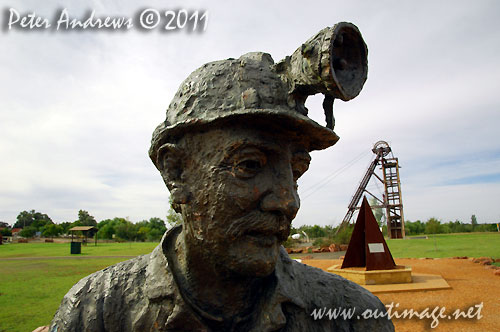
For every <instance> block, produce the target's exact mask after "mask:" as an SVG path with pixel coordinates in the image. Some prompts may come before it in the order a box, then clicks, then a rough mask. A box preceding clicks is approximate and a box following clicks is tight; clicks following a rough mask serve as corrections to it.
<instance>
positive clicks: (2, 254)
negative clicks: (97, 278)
mask: <svg viewBox="0 0 500 332" xmlns="http://www.w3.org/2000/svg"><path fill="white" fill-rule="evenodd" d="M157 245H158V243H157V242H127V243H97V246H95V245H94V243H89V244H88V245H86V246H83V245H82V253H81V254H80V255H71V254H70V244H69V243H12V244H6V245H2V246H0V258H12V257H52V256H67V257H70V256H138V255H142V254H146V253H148V252H151V251H153V249H154V247H156V246H157Z"/></svg>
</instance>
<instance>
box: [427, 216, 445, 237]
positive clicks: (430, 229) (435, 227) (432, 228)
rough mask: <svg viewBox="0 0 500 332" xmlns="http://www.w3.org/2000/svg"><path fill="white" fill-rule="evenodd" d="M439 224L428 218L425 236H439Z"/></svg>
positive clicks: (440, 231)
mask: <svg viewBox="0 0 500 332" xmlns="http://www.w3.org/2000/svg"><path fill="white" fill-rule="evenodd" d="M441 226H442V225H441V222H440V221H439V220H437V219H436V218H430V219H429V220H427V222H426V223H425V233H426V234H439V233H442V232H443V230H442V227H441Z"/></svg>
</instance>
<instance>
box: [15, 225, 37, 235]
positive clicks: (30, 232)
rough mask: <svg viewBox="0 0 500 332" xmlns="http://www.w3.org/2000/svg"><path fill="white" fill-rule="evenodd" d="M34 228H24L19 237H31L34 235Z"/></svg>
mask: <svg viewBox="0 0 500 332" xmlns="http://www.w3.org/2000/svg"><path fill="white" fill-rule="evenodd" d="M36 231H37V230H36V228H35V227H33V226H28V227H24V228H23V229H22V230H21V231H20V232H19V235H20V236H22V237H33V236H35V234H36Z"/></svg>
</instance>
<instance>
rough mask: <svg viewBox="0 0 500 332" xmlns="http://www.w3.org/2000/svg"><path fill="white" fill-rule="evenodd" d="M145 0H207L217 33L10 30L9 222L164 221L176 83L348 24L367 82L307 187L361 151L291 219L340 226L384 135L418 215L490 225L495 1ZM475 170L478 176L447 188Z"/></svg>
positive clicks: (123, 4)
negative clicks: (153, 143) (169, 115)
mask: <svg viewBox="0 0 500 332" xmlns="http://www.w3.org/2000/svg"><path fill="white" fill-rule="evenodd" d="M4 6H13V4H11V3H9V4H5V5H4ZM15 6H17V7H15V8H16V9H18V10H19V11H21V12H26V11H33V10H34V11H36V12H37V13H38V14H40V15H45V16H48V17H51V16H53V15H55V13H56V10H57V9H60V8H62V7H66V8H68V11H69V12H70V13H71V14H72V15H75V16H76V17H79V16H81V15H83V13H84V12H85V10H88V9H95V10H96V13H97V14H98V15H101V16H102V15H135V14H136V13H137V11H138V10H140V9H142V8H144V7H141V6H139V5H137V4H136V3H135V2H133V1H106V2H102V1H92V2H84V3H83V2H71V1H44V3H43V5H42V4H41V3H40V2H39V1H25V2H23V4H22V5H21V4H17V3H16V4H15ZM148 6H151V7H152V8H156V9H158V10H162V9H163V10H166V9H175V8H182V7H186V8H188V9H200V10H202V9H206V10H209V12H210V20H209V26H208V29H207V31H206V32H204V33H199V34H198V33H191V34H187V33H184V32H176V33H159V32H158V31H150V32H139V31H137V30H136V29H132V30H131V31H127V32H120V33H109V32H96V31H93V32H75V31H71V32H65V33H62V32H57V33H56V32H49V31H36V32H22V31H11V32H6V31H2V32H1V33H0V39H1V42H2V45H3V52H2V53H1V54H0V68H1V72H2V75H1V77H2V79H1V81H0V82H1V83H0V155H1V157H2V158H1V164H0V172H1V176H0V220H4V221H7V222H9V223H13V222H14V221H15V217H16V215H17V214H18V213H19V212H20V211H22V210H29V209H37V210H40V211H41V212H44V213H47V214H49V215H50V216H51V217H53V219H54V220H55V221H65V220H74V219H76V216H77V212H78V210H79V209H87V210H89V212H90V213H91V214H93V215H95V216H96V218H97V219H98V220H100V219H104V218H110V217H114V216H128V217H129V218H130V219H131V220H134V221H138V220H142V219H145V218H149V217H152V216H160V217H164V216H165V214H166V210H167V208H168V207H167V203H166V202H167V199H168V193H167V192H166V189H165V188H164V185H163V183H162V180H161V178H160V176H159V174H158V172H157V171H156V169H155V168H154V166H153V165H152V164H151V162H150V161H149V159H148V156H147V149H148V148H149V140H150V138H151V133H152V131H153V129H154V127H155V126H156V125H157V124H158V123H160V122H161V121H162V120H163V119H164V116H165V109H166V108H167V106H168V104H169V102H170V99H171V98H172V97H173V95H174V93H175V91H176V90H177V88H178V86H179V84H180V83H181V82H182V81H183V80H184V79H185V78H186V77H187V75H189V73H190V72H192V71H193V70H195V69H196V68H197V67H199V66H201V65H202V64H204V63H206V62H208V61H213V60H219V59H224V58H228V57H238V56H240V55H241V54H243V53H246V52H249V51H266V52H269V53H270V54H271V55H272V56H273V58H274V59H275V61H278V60H280V59H281V58H283V57H284V56H286V55H289V54H291V53H292V52H293V51H294V50H295V49H296V48H297V47H299V46H300V45H301V43H302V42H304V41H305V40H306V39H308V38H309V37H310V36H312V35H313V34H315V33H316V32H317V31H319V30H320V29H322V28H323V27H325V26H332V25H333V24H334V23H336V22H338V21H351V22H353V23H355V24H356V25H358V27H359V28H360V30H361V32H362V34H363V36H364V38H365V40H366V42H367V44H368V48H369V78H368V81H367V83H366V85H365V89H364V90H363V91H362V92H361V94H360V96H359V97H358V98H357V99H355V100H352V101H350V102H348V103H343V102H336V104H335V106H334V112H335V117H336V123H337V126H336V132H337V133H338V134H339V135H340V136H341V140H340V141H339V143H338V144H337V145H336V146H335V147H333V148H332V149H329V150H327V151H320V152H315V153H314V154H313V163H312V165H311V168H310V170H309V172H308V173H306V175H304V177H303V179H302V180H301V182H300V190H301V191H305V190H307V188H308V187H311V186H312V185H314V184H315V183H317V182H318V181H320V180H322V179H325V178H327V177H328V176H329V175H330V174H332V173H333V172H334V171H335V170H338V169H341V168H342V167H343V166H345V165H346V164H347V163H348V162H349V161H352V160H353V159H355V158H356V157H357V156H359V155H360V154H361V153H362V154H363V155H362V158H361V159H360V160H359V161H358V162H356V163H354V164H353V165H351V166H350V167H346V168H345V170H344V171H343V172H342V173H340V174H339V175H337V176H336V177H334V178H333V179H331V181H330V182H328V183H327V184H325V185H324V186H323V187H321V188H320V189H318V190H316V191H314V190H310V191H309V192H308V193H305V194H304V195H303V200H302V208H301V211H300V212H299V214H298V216H297V218H296V221H295V222H294V224H295V225H300V224H305V223H308V224H313V223H318V224H322V225H325V224H330V223H332V222H339V221H340V220H341V219H342V218H343V216H344V214H345V212H346V210H347V204H348V203H349V200H350V198H351V195H352V194H353V193H354V190H355V189H356V186H357V184H358V183H359V181H360V179H361V177H362V175H363V174H364V172H365V170H366V167H367V166H368V163H369V162H370V158H372V155H371V152H370V149H371V146H372V144H373V143H374V142H375V141H377V140H380V139H383V140H387V141H389V143H390V144H391V146H392V147H393V149H394V153H395V155H396V156H397V157H399V158H400V164H401V165H402V167H403V168H402V169H401V176H402V179H403V188H402V191H403V200H404V204H405V216H406V217H407V218H409V219H411V220H415V219H425V218H428V217H429V216H436V217H438V218H442V219H443V220H448V219H456V218H458V219H461V220H463V221H468V220H469V219H470V214H472V213H475V214H476V215H477V216H478V219H479V220H480V221H484V222H492V221H495V220H498V215H499V212H498V211H497V210H495V207H494V205H490V204H493V202H492V197H498V190H497V188H498V182H495V181H496V180H495V179H496V178H495V177H494V176H492V178H491V179H492V182H490V183H485V182H484V181H476V182H475V183H474V177H477V178H478V179H479V178H480V177H481V176H485V175H488V174H490V175H491V174H493V175H494V174H495V173H498V172H497V170H498V169H499V167H498V166H500V165H499V164H500V146H499V145H498V139H497V138H496V132H497V128H498V127H499V125H500V115H499V114H500V113H498V108H499V106H500V101H499V96H498V93H496V89H497V85H498V84H497V82H498V79H499V77H500V70H499V69H498V65H497V62H498V61H497V58H498V56H497V55H498V53H499V51H500V43H499V41H500V29H499V28H500V27H499V24H500V23H499V22H498V19H497V17H496V13H497V12H498V9H499V8H498V7H499V5H498V4H497V3H496V2H494V1H477V2H470V1H440V2H434V1H419V2H418V3H417V2H414V3H408V2H395V1H383V2H380V1H379V2H370V3H366V2H361V1H352V2H349V3H345V2H332V1H320V2H316V3H315V5H312V4H311V5H308V6H304V3H303V2H302V1H286V2H285V1H277V2H269V1H253V2H245V3H234V2H229V1H220V2H217V3H215V2H211V3H206V2H203V1H188V2H186V1H174V2H171V1H170V2H165V1H152V2H150V3H149V4H148ZM3 19H4V17H2V22H1V24H2V25H4V24H5V22H4V21H3ZM308 107H309V108H310V115H311V117H313V118H314V119H316V120H317V121H318V122H320V123H323V122H324V120H323V115H322V111H321V98H320V97H314V98H312V99H311V100H310V101H309V102H308ZM464 178H468V179H470V181H472V182H473V183H468V182H467V183H468V184H466V185H465V184H462V185H458V184H457V185H451V184H452V183H461V182H460V181H459V180H460V179H464ZM454 181H455V182H454ZM374 190H377V188H374ZM311 192H313V193H312V194H311ZM308 195H309V196H308ZM306 196H307V197H306Z"/></svg>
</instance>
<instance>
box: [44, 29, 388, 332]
mask: <svg viewBox="0 0 500 332" xmlns="http://www.w3.org/2000/svg"><path fill="white" fill-rule="evenodd" d="M366 59H367V49H366V45H365V43H364V42H363V39H362V37H361V35H360V33H359V31H358V29H357V28H356V27H355V26H354V25H352V24H350V23H339V24H337V25H335V26H334V27H333V28H326V29H324V30H322V31H320V32H319V33H318V34H317V35H316V36H314V37H313V38H311V39H310V40H308V41H307V42H306V43H304V44H303V45H302V46H301V47H300V48H299V49H297V51H295V52H294V53H293V55H292V56H290V57H287V58H285V59H284V60H282V61H281V62H279V63H277V64H275V63H274V61H273V59H272V58H271V56H270V55H269V54H266V53H260V52H255V53H248V54H245V55H243V56H241V57H240V58H239V59H227V60H222V61H216V62H212V63H208V64H205V65H204V66H202V67H201V68H199V69H197V70H196V71H194V72H193V73H192V74H191V75H190V76H189V77H188V78H187V79H186V80H185V81H184V82H183V83H182V84H181V86H180V88H179V90H178V91H177V93H176V95H175V97H174V99H173V100H172V102H171V103H170V106H169V107H168V109H167V117H166V120H165V121H164V122H163V123H161V124H160V125H159V126H158V127H157V128H156V130H155V131H154V133H153V138H152V144H151V148H150V150H149V155H150V157H151V159H152V161H153V163H154V164H155V165H156V167H157V168H158V170H159V171H160V173H161V175H162V177H163V180H164V181H165V184H166V185H167V187H168V189H169V190H170V193H171V196H172V199H173V207H174V209H175V210H176V211H177V212H179V213H181V214H182V219H183V223H182V226H178V227H174V228H172V229H170V230H169V231H167V232H166V233H165V235H164V236H163V239H162V240H161V243H160V244H159V245H158V247H156V249H155V250H154V251H153V252H152V253H151V254H149V255H144V256H140V257H137V258H135V259H132V260H129V261H126V262H122V263H119V264H116V265H114V266H111V267H108V268H106V269H104V270H102V271H99V272H96V273H94V274H92V275H90V276H88V277H86V278H84V279H82V280H80V281H79V282H78V283H77V284H76V285H74V286H73V288H71V290H70V291H69V292H68V294H66V296H65V297H64V299H63V300H62V303H61V306H60V307H59V310H58V311H57V313H56V314H55V316H54V319H53V321H52V324H51V327H50V331H53V332H56V331H57V332H61V331H92V332H101V331H109V332H111V331H116V332H118V331H122V332H127V331H214V332H215V331H238V332H240V331H241V332H244V331H255V332H264V331H297V332H298V331H300V332H304V331H311V332H312V331H314V332H318V331H394V327H393V325H392V322H391V321H390V320H389V319H387V318H386V317H385V318H379V319H375V318H371V319H363V318H362V317H360V315H361V314H362V313H363V312H364V311H365V310H367V309H369V310H373V311H375V310H378V312H379V313H384V312H385V308H384V305H383V304H382V303H381V302H380V301H379V300H378V298H376V297H375V296H374V295H372V294H371V293H370V292H368V291H367V290H365V289H364V288H361V287H360V286H358V285H356V284H354V283H352V282H350V281H347V280H345V279H343V278H341V277H339V276H336V275H333V274H329V273H326V272H323V271H321V270H319V269H316V268H313V267H309V266H306V265H303V264H301V263H298V262H296V261H294V260H292V259H290V258H289V257H288V255H287V253H286V251H285V250H284V248H283V247H282V246H281V243H282V242H283V241H285V240H286V239H287V237H288V235H289V232H290V224H291V222H292V220H293V218H294V217H295V215H296V213H297V211H298V209H299V197H298V195H297V179H298V178H299V177H300V176H301V175H302V174H303V173H304V172H305V171H307V169H308V167H309V162H310V160H311V157H310V156H309V152H310V151H313V150H320V149H325V148H327V147H329V146H331V145H333V144H335V143H336V142H337V140H338V136H337V135H336V134H335V132H334V131H333V127H334V120H333V113H332V107H333V101H334V99H335V98H339V99H342V100H345V101H347V100H349V99H352V98H354V97H355V96H356V95H357V94H358V93H359V92H360V90H361V89H362V87H363V84H364V82H365V80H366V75H367V60H366ZM315 93H322V94H324V95H325V101H324V103H323V106H324V109H325V115H326V119H327V126H326V127H324V126H321V125H319V124H318V123H316V122H315V121H313V120H311V119H310V118H308V117H307V109H306V108H305V106H304V103H305V100H306V98H307V96H308V95H312V94H315ZM325 308H326V309H332V310H334V309H338V308H340V309H346V310H348V309H354V310H355V313H354V315H353V317H351V318H349V317H342V316H341V317H337V318H334V317H332V319H330V318H329V317H328V316H327V315H325V316H324V317H322V318H319V317H315V315H314V314H313V313H315V312H316V313H317V310H324V309H325Z"/></svg>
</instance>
